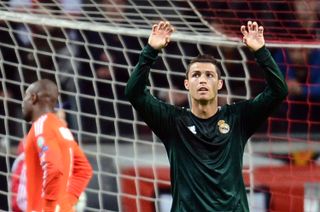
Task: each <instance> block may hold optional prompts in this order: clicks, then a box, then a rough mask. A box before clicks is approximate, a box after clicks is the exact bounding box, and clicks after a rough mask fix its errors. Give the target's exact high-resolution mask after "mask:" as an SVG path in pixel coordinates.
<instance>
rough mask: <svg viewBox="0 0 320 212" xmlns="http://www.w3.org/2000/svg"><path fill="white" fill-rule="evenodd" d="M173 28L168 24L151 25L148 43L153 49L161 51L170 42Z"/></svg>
mask: <svg viewBox="0 0 320 212" xmlns="http://www.w3.org/2000/svg"><path fill="white" fill-rule="evenodd" d="M173 31H174V28H173V27H172V25H171V24H170V23H169V22H164V21H160V22H159V23H158V24H155V25H153V27H152V32H151V34H150V36H149V40H148V43H149V45H150V46H151V47H152V48H154V49H158V50H160V49H162V48H164V47H166V46H167V45H168V43H169V42H170V38H171V34H172V33H173Z"/></svg>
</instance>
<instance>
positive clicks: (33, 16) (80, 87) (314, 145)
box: [0, 0, 320, 212]
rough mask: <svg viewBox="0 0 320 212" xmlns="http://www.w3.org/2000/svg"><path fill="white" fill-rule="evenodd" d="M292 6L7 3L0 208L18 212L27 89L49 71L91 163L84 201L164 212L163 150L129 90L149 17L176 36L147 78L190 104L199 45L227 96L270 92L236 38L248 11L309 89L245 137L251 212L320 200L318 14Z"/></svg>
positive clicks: (175, 1)
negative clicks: (17, 167) (16, 167)
mask: <svg viewBox="0 0 320 212" xmlns="http://www.w3.org/2000/svg"><path fill="white" fill-rule="evenodd" d="M14 2H16V3H14ZM17 2H18V3H17ZM292 2H294V1H289V0H284V1H279V2H278V1H265V0H263V1H246V0H242V1H222V0H218V1H208V0H187V1H181V0H141V1H134V0H82V1H80V0H70V1H59V0H43V1H41V0H38V1H32V0H30V1H27V0H25V1H15V0H12V1H2V2H0V34H1V36H0V76H1V77H0V102H1V105H0V181H1V182H6V183H4V184H2V183H0V184H1V185H0V210H7V211H9V210H12V207H13V203H12V198H11V197H12V196H14V195H15V194H14V193H13V192H12V191H11V189H10V185H11V180H12V176H13V175H14V173H13V172H12V166H13V162H14V160H15V159H16V158H17V157H18V155H17V147H18V145H19V143H20V142H21V140H22V139H23V137H24V136H25V135H26V133H27V132H28V128H29V127H30V125H29V124H27V123H25V122H24V121H23V120H22V116H21V109H20V108H21V101H22V97H23V94H24V91H25V89H26V87H27V86H28V85H29V84H30V83H32V82H33V81H35V80H37V79H40V78H49V79H52V80H54V81H55V82H56V83H57V85H58V87H59V91H60V94H61V95H60V97H59V104H58V105H57V108H63V110H64V111H65V113H66V118H67V122H68V125H69V127H70V128H71V130H72V132H73V134H74V135H75V137H76V138H77V140H78V142H79V144H80V146H81V147H82V148H83V150H84V151H85V153H86V155H87V156H88V158H89V160H90V163H91V164H92V166H93V168H94V176H93V178H92V180H91V182H90V184H89V186H88V188H87V190H86V198H84V200H83V202H85V209H86V211H102V210H105V211H158V212H159V211H161V212H162V211H166V210H167V208H168V207H170V201H171V200H170V181H169V179H170V175H169V163H168V159H167V155H166V152H165V149H164V146H163V145H162V144H161V142H160V141H159V139H158V138H157V137H156V136H155V135H154V134H153V133H152V132H151V130H150V129H149V128H148V127H147V126H146V124H145V123H144V122H143V121H142V120H141V118H140V117H139V116H138V114H137V113H136V112H135V110H134V109H133V108H132V106H131V105H130V103H129V102H128V101H127V99H126V98H125V96H124V89H125V86H126V82H127V80H128V79H129V76H130V74H131V72H132V70H133V68H134V66H135V64H136V63H137V62H138V57H139V54H140V51H141V49H142V48H143V47H144V45H146V43H147V38H148V36H149V33H150V29H151V27H152V25H153V24H155V23H156V22H157V21H159V20H169V21H170V22H171V23H172V24H173V26H174V27H175V28H176V32H175V33H174V34H173V37H172V41H171V42H170V44H169V45H168V46H167V47H166V48H165V49H164V50H163V51H162V52H161V54H160V56H159V58H158V60H157V62H156V63H155V64H154V65H153V67H152V70H151V73H150V77H149V83H150V86H149V88H150V90H151V92H152V93H153V94H154V95H155V96H156V97H157V98H159V99H161V100H163V101H167V102H169V103H171V104H175V105H178V106H183V107H188V105H189V102H188V93H187V91H186V90H184V86H183V80H184V75H185V69H186V67H187V64H188V62H189V61H190V60H191V59H192V58H193V57H195V56H197V55H198V54H199V53H206V54H211V55H213V56H214V57H215V58H216V59H217V60H218V62H219V66H220V68H221V70H222V72H223V74H222V79H223V80H224V87H223V89H222V91H221V92H220V93H219V102H220V104H225V103H227V104H232V103H234V102H238V101H242V100H246V99H250V98H252V97H254V96H256V95H257V94H258V93H259V92H261V91H262V90H263V89H264V86H265V82H264V76H263V73H262V71H261V69H260V68H259V67H258V65H257V64H256V62H255V60H254V57H253V54H252V52H250V50H248V49H247V48H246V47H245V46H244V45H243V44H242V43H241V36H240V34H239V31H240V25H241V24H245V23H246V21H247V20H249V19H251V18H252V19H254V20H259V22H260V23H261V24H262V25H264V26H265V34H266V39H267V47H268V48H269V49H270V51H271V53H272V55H273V56H274V58H275V60H276V62H277V63H278V64H279V66H280V67H281V70H282V71H283V73H284V75H285V76H286V79H287V80H288V81H290V82H293V78H291V77H292V76H293V71H294V70H299V71H300V72H299V73H304V74H303V77H302V78H303V79H299V80H300V81H299V82H298V83H297V84H295V85H296V87H299V88H300V87H301V90H302V89H304V91H305V93H304V96H303V97H299V98H298V97H294V96H291V97H288V98H287V99H286V100H285V101H284V103H283V104H282V106H281V107H280V108H279V110H278V111H277V112H275V113H274V114H273V115H272V116H271V117H270V118H269V119H268V121H267V122H266V123H265V124H264V125H263V126H262V127H261V128H260V129H259V131H258V132H257V133H256V134H255V135H254V136H253V137H252V138H251V139H250V141H249V143H248V144H247V148H246V151H245V155H244V162H243V163H244V168H243V176H244V180H245V184H246V186H247V189H248V197H249V205H250V208H251V210H252V211H266V210H267V209H272V210H284V211H285V210H288V211H290V210H291V211H294V210H295V209H297V210H299V211H301V210H303V208H305V209H308V210H311V209H312V208H316V207H317V204H319V203H318V202H319V198H320V197H319V196H318V195H316V194H317V193H318V187H319V186H318V184H317V183H318V182H319V180H320V179H319V178H318V176H319V172H320V168H319V167H318V163H319V162H318V159H317V156H318V154H319V150H320V146H319V143H318V142H319V140H320V134H319V132H320V115H319V114H320V113H319V111H320V104H319V101H318V100H319V99H318V96H317V89H318V88H319V86H320V81H318V79H319V78H317V77H318V75H319V74H318V75H316V74H315V73H317V71H319V72H320V64H319V62H317V61H320V53H319V48H320V42H319V41H320V40H319V37H318V36H319V31H320V28H319V24H320V23H319V18H318V17H319V14H317V16H313V13H314V12H315V11H316V12H317V11H319V10H315V11H314V8H318V7H319V6H318V4H314V5H311V6H310V4H311V2H313V1H299V3H301V2H302V4H299V5H295V4H293V3H292ZM315 2H317V1H315ZM297 8H298V9H299V8H300V9H301V8H305V9H304V10H297ZM288 14H290V16H288ZM298 14H299V15H302V16H298ZM306 16H307V17H309V18H310V19H307V17H306ZM299 17H300V18H299ZM303 20H304V21H305V22H306V23H312V24H310V25H309V24H308V27H309V28H308V29H305V28H303V25H302V26H301V25H299V23H300V22H302V21H303ZM289 55H291V56H292V57H294V56H295V60H294V62H292V59H290V58H291V56H290V57H289ZM310 55H311V56H312V58H311V59H310V58H309V56H310ZM311 56H310V57H311ZM317 59H318V60H317ZM295 62H296V63H295ZM298 62H299V63H298ZM301 70H302V71H303V72H301ZM292 90H294V88H292ZM314 91H315V92H314ZM304 192H306V193H307V194H308V195H306V196H304ZM313 194H314V195H313ZM300 209H301V210H300Z"/></svg>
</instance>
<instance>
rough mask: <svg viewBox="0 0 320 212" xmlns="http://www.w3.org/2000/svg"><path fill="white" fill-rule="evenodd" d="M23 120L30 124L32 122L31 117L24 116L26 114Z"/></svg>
mask: <svg viewBox="0 0 320 212" xmlns="http://www.w3.org/2000/svg"><path fill="white" fill-rule="evenodd" d="M23 119H24V120H25V121H26V122H30V121H31V120H32V119H31V116H30V115H28V114H24V113H23Z"/></svg>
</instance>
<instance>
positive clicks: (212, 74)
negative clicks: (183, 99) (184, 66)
mask: <svg viewBox="0 0 320 212" xmlns="http://www.w3.org/2000/svg"><path fill="white" fill-rule="evenodd" d="M184 85H185V88H186V89H187V90H189V94H190V96H191V98H192V99H193V100H195V101H199V102H204V103H206V102H209V101H212V100H214V99H215V98H217V94H218V90H220V89H221V88H222V80H219V79H218V74H217V72H216V67H215V65H214V64H212V63H199V62H196V63H194V64H192V65H191V66H190V70H189V73H188V79H186V80H185V81H184Z"/></svg>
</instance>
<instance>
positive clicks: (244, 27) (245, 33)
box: [240, 25, 248, 36]
mask: <svg viewBox="0 0 320 212" xmlns="http://www.w3.org/2000/svg"><path fill="white" fill-rule="evenodd" d="M240 31H241V33H242V35H243V36H246V35H247V34H248V31H247V29H246V26H245V25H242V26H241V27H240Z"/></svg>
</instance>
